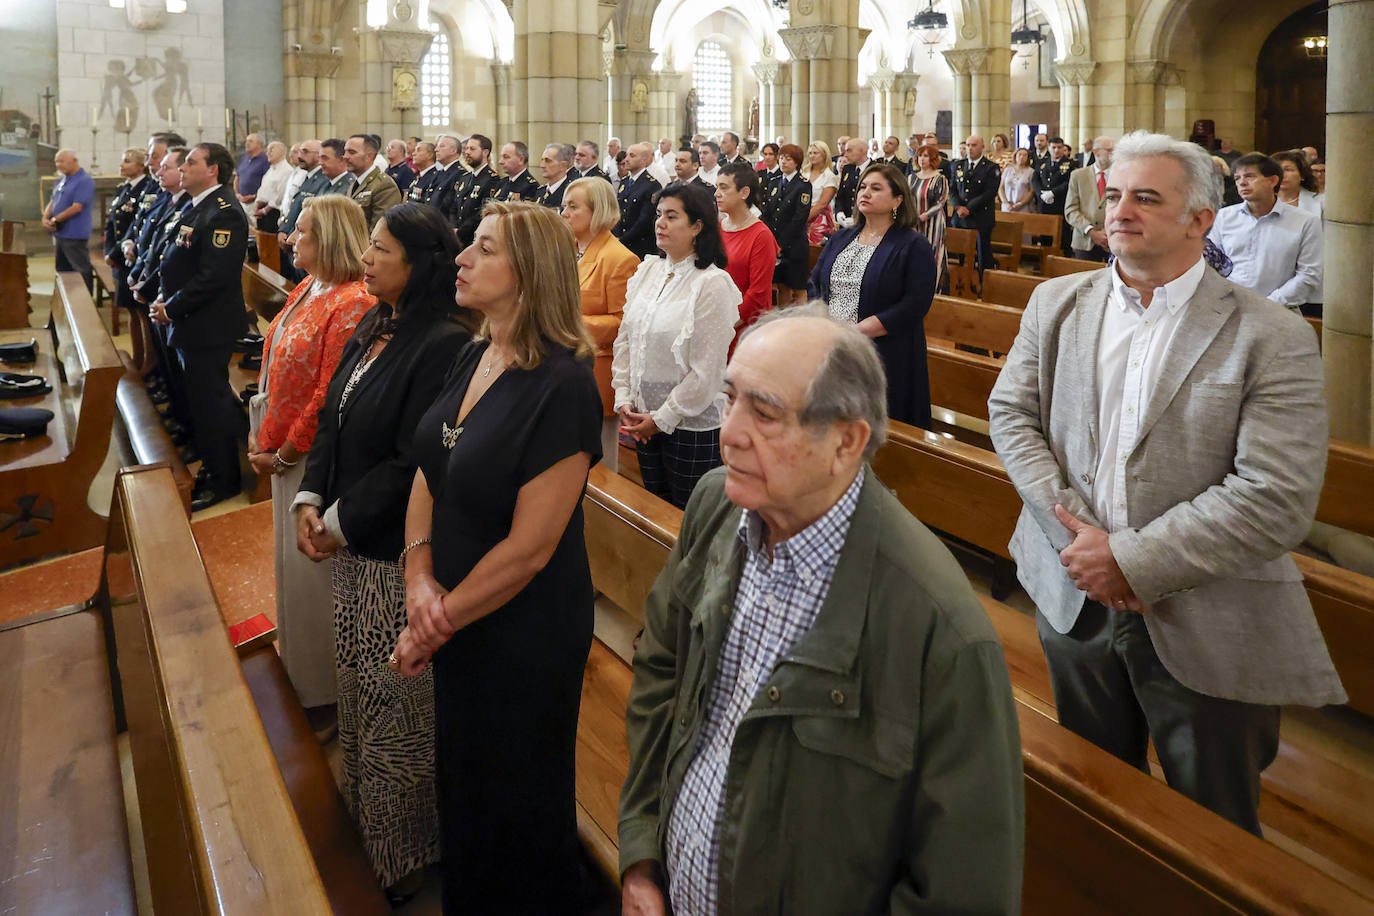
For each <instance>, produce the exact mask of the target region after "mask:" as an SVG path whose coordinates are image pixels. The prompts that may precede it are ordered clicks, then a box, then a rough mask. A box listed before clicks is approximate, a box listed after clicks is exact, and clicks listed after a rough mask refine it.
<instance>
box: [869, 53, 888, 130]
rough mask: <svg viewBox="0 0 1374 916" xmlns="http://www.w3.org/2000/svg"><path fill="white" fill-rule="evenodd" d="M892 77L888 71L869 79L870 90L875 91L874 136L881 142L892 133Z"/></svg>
mask: <svg viewBox="0 0 1374 916" xmlns="http://www.w3.org/2000/svg"><path fill="white" fill-rule="evenodd" d="M892 77H893V73H892V71H891V70H886V69H884V70H878V71H876V72H874V73H872V74H870V75H869V77H868V88H869V89H872V90H873V121H874V123H873V134H874V136H876V137H878V139H879V142H881V141H882V140H883V139H885V138H886V137H887V135H888V134H890V133H892V127H891V124H892Z"/></svg>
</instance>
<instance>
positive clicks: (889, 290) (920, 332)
mask: <svg viewBox="0 0 1374 916" xmlns="http://www.w3.org/2000/svg"><path fill="white" fill-rule="evenodd" d="M857 210H858V222H857V223H856V224H855V225H854V226H853V227H851V228H849V229H844V230H841V231H839V232H836V233H835V234H834V235H833V236H831V237H830V241H829V242H828V243H827V244H826V246H825V250H824V251H822V252H821V256H820V259H819V260H818V261H817V262H816V267H815V269H814V270H813V271H812V272H811V281H810V284H809V292H810V294H811V297H812V298H813V299H823V300H824V301H825V303H826V305H827V307H828V308H829V309H830V315H831V317H832V318H834V319H836V320H837V321H847V322H852V323H855V324H857V325H858V328H859V330H860V331H862V332H863V333H864V334H866V335H868V336H869V337H872V338H873V343H874V345H875V346H876V347H877V348H878V355H879V356H881V357H882V360H883V366H884V367H885V368H886V369H887V412H888V416H889V417H891V418H892V419H893V420H899V421H901V422H903V423H910V424H912V425H913V426H920V427H923V428H925V429H929V428H930V377H929V375H928V373H927V371H926V331H925V316H926V312H927V311H929V310H930V303H931V300H932V299H934V298H935V279H936V265H935V252H934V250H933V249H932V248H931V247H930V243H929V242H927V241H926V238H925V236H924V235H922V234H921V233H920V232H917V231H916V230H915V229H914V228H912V227H914V226H915V225H916V222H917V220H916V206H915V204H914V203H913V202H912V200H911V192H910V188H909V187H908V186H907V183H906V180H905V178H904V177H903V176H902V173H901V172H900V171H899V170H898V169H897V168H896V167H895V166H893V165H892V164H891V163H887V162H880V163H875V164H873V165H871V166H869V167H868V168H867V169H866V170H865V171H864V173H863V177H862V178H861V179H860V180H859V192H858V206H857Z"/></svg>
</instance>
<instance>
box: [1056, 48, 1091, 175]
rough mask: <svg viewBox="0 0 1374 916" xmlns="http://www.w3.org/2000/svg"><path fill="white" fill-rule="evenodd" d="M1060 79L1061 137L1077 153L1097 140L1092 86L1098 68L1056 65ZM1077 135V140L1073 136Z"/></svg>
mask: <svg viewBox="0 0 1374 916" xmlns="http://www.w3.org/2000/svg"><path fill="white" fill-rule="evenodd" d="M1054 69H1055V76H1056V77H1057V78H1058V79H1059V121H1060V123H1059V133H1060V134H1061V135H1063V137H1064V139H1065V140H1066V141H1067V142H1068V143H1069V145H1070V146H1072V147H1073V151H1074V152H1075V153H1077V152H1078V151H1079V149H1080V146H1081V144H1082V143H1083V141H1084V140H1091V139H1092V137H1093V122H1092V114H1093V110H1092V95H1091V93H1092V90H1091V89H1090V88H1089V85H1090V84H1091V82H1092V76H1093V71H1094V70H1096V69H1097V64H1096V63H1094V62H1093V61H1073V62H1065V63H1062V64H1056V65H1055V68H1054ZM1070 134H1073V136H1070Z"/></svg>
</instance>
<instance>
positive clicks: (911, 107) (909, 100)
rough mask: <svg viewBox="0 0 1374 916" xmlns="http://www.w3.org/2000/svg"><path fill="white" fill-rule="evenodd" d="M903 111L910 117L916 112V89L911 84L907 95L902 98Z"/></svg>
mask: <svg viewBox="0 0 1374 916" xmlns="http://www.w3.org/2000/svg"><path fill="white" fill-rule="evenodd" d="M902 111H903V112H905V113H906V116H907V117H908V118H909V117H911V116H912V115H914V114H916V90H915V89H913V88H911V87H910V86H908V87H907V90H906V96H905V97H904V98H903V99H902Z"/></svg>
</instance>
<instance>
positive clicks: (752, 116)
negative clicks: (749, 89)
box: [744, 96, 759, 137]
mask: <svg viewBox="0 0 1374 916" xmlns="http://www.w3.org/2000/svg"><path fill="white" fill-rule="evenodd" d="M744 133H745V136H749V137H757V136H758V135H759V97H758V96H754V97H753V98H752V99H750V100H749V123H748V124H747V125H746V126H745V128H744Z"/></svg>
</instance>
